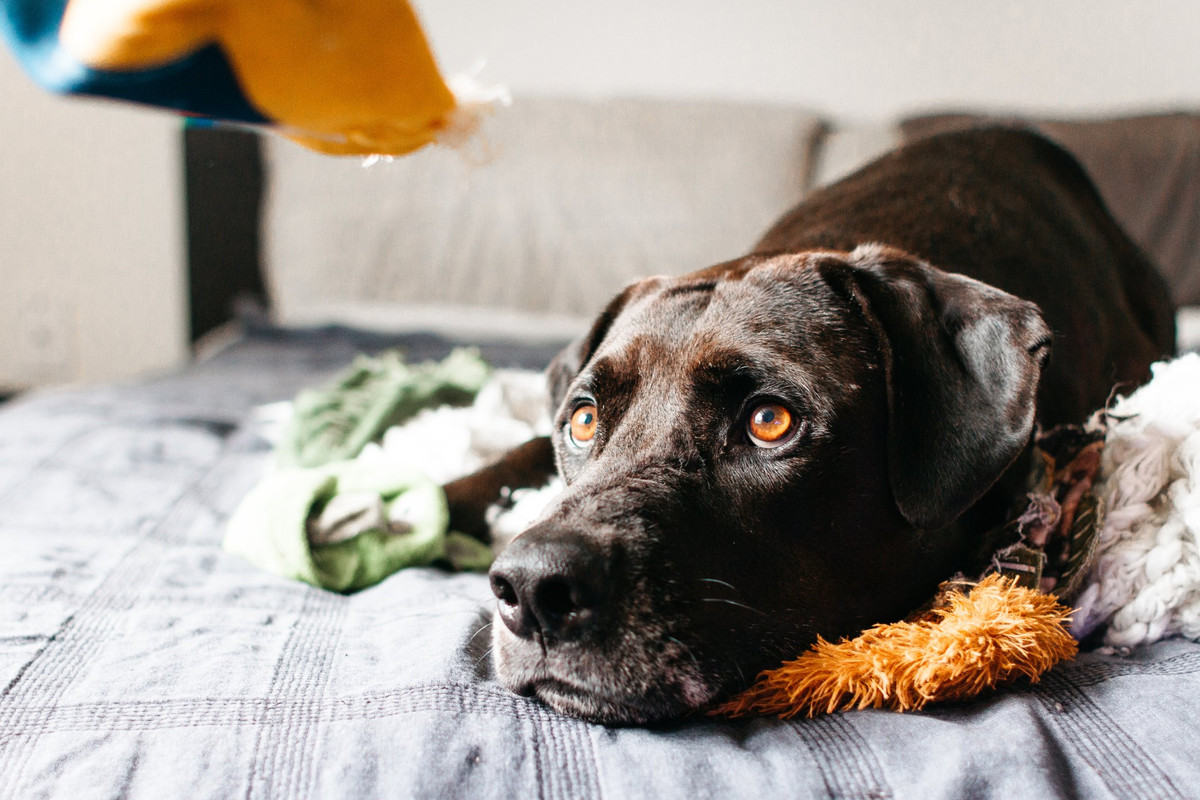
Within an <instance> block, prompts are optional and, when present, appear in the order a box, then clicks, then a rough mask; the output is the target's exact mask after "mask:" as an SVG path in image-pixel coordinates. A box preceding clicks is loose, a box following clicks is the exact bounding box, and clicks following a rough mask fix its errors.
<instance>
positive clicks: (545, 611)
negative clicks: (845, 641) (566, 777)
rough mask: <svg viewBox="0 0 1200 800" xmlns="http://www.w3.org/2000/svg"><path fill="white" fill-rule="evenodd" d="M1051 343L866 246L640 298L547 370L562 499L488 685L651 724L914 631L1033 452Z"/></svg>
mask: <svg viewBox="0 0 1200 800" xmlns="http://www.w3.org/2000/svg"><path fill="white" fill-rule="evenodd" d="M1049 340H1050V337H1049V332H1048V330H1047V328H1046V326H1045V324H1044V323H1043V321H1042V319H1041V316H1040V314H1039V312H1038V310H1037V308H1036V306H1034V305H1032V304H1030V303H1027V302H1025V301H1022V300H1019V299H1017V298H1015V297H1013V296H1011V295H1008V294H1005V293H1004V292H1001V291H999V290H997V289H995V288H992V287H990V286H987V285H985V284H982V283H979V282H977V281H974V280H971V279H969V278H965V277H962V276H960V275H955V274H950V273H947V272H943V271H941V270H938V269H935V268H933V267H930V266H928V265H926V264H923V263H921V262H919V261H917V260H916V259H914V258H911V257H910V256H908V255H906V254H904V253H902V252H899V251H896V250H890V249H887V248H882V247H877V246H869V247H860V248H859V249H857V250H855V251H854V252H853V253H849V254H847V253H827V252H812V253H802V254H799V255H796V254H791V255H775V256H751V257H748V258H746V259H742V260H739V261H735V262H730V263H728V264H724V265H719V266H717V267H712V268H710V269H708V270H704V271H701V272H698V273H693V274H691V275H686V276H683V277H679V278H673V279H667V278H652V279H649V280H645V281H642V282H639V283H636V284H634V285H632V286H630V287H629V288H627V289H626V290H625V291H624V292H623V293H622V294H621V295H620V296H618V297H617V298H616V299H615V300H614V301H613V302H612V303H611V304H610V305H609V306H608V308H607V309H605V311H604V312H603V313H601V315H600V317H599V318H598V319H597V321H596V323H595V325H594V326H593V328H592V330H591V331H590V333H589V334H588V335H587V336H585V337H584V338H583V339H582V340H580V341H579V342H577V343H576V344H575V345H573V346H572V347H570V348H568V349H567V350H566V351H564V352H563V353H562V354H561V355H560V356H559V357H558V359H557V360H556V361H555V363H554V364H553V365H552V366H551V371H550V382H551V388H552V394H553V402H554V404H555V407H556V413H557V416H556V432H555V434H554V443H555V450H556V458H557V461H558V467H559V471H560V472H561V474H562V476H563V478H564V479H565V481H566V483H567V489H566V491H565V492H564V493H563V494H562V495H561V497H560V498H559V499H558V500H557V501H556V502H555V504H554V505H553V506H552V507H550V508H549V509H547V511H546V512H545V513H544V514H543V516H542V517H541V518H540V519H539V521H538V522H537V523H535V524H534V525H533V526H532V527H531V528H530V529H528V530H527V531H526V532H524V533H523V534H521V535H520V536H518V537H517V538H516V539H515V540H514V541H513V543H512V545H510V547H509V548H508V550H506V551H505V552H504V553H503V554H502V555H501V556H500V558H499V559H498V560H497V561H496V563H495V565H494V566H493V568H492V572H491V580H492V587H493V591H494V592H495V594H496V596H497V598H498V610H497V617H496V620H495V622H496V624H495V625H494V633H493V636H494V645H495V649H494V654H495V655H494V658H495V664H496V668H497V672H498V674H499V676H500V678H501V680H502V681H503V682H504V683H505V684H506V685H507V686H508V687H510V688H511V689H513V690H514V691H517V692H521V693H525V694H533V695H536V696H537V697H539V698H541V699H542V700H543V701H545V702H547V703H548V704H549V705H551V706H552V707H554V708H556V709H558V710H560V711H563V712H565V713H569V714H573V715H575V716H581V717H584V718H588V719H592V720H596V721H602V722H614V723H630V722H637V723H642V722H649V721H654V720H659V719H665V718H671V717H675V716H680V715H682V714H685V713H687V712H688V711H689V710H692V709H696V708H700V707H703V706H704V705H706V704H708V703H710V702H712V701H713V700H715V699H717V698H718V697H720V696H721V695H723V694H726V693H728V692H729V691H731V690H735V689H738V688H741V687H743V686H745V685H746V684H747V683H748V681H749V680H751V679H753V678H754V676H755V675H756V673H757V672H758V671H760V670H762V669H765V668H768V667H770V666H774V665H777V664H778V663H779V662H780V661H781V660H784V659H787V658H794V657H796V656H797V655H798V654H799V653H801V652H802V651H803V650H804V649H805V648H807V647H808V646H809V645H811V644H812V643H813V642H814V641H815V639H816V637H817V636H822V637H825V638H826V639H830V638H836V637H840V636H843V635H848V634H854V633H857V632H858V631H859V630H861V629H862V628H864V627H866V626H869V625H871V624H874V623H877V622H885V621H891V620H895V619H898V618H901V617H903V616H905V615H906V614H907V613H908V612H910V611H912V610H913V609H914V608H915V607H917V606H918V605H920V603H922V602H923V601H924V600H926V599H927V598H928V597H929V596H930V595H932V593H933V591H934V589H935V588H936V586H937V583H938V581H939V580H942V579H945V578H946V577H948V576H949V575H950V574H952V573H953V571H954V569H955V565H956V564H957V563H958V562H960V560H961V559H962V558H963V557H964V553H965V551H966V549H968V547H969V544H970V542H969V541H968V540H967V538H968V537H965V536H963V535H962V534H960V533H958V532H957V531H956V530H955V527H954V526H952V525H951V524H950V523H952V522H953V521H954V520H955V519H956V518H957V517H958V516H959V515H960V514H962V512H963V511H964V510H966V509H967V508H969V507H971V506H972V505H973V504H974V503H976V501H978V500H979V498H980V497H981V496H982V495H983V494H984V493H985V492H986V491H987V490H988V489H989V488H990V487H991V486H992V485H993V484H994V483H995V482H996V480H997V479H998V477H999V476H1000V475H1001V473H1003V472H1004V470H1005V469H1006V468H1007V467H1008V466H1009V465H1010V464H1011V463H1012V462H1013V460H1014V459H1015V458H1016V457H1017V455H1018V454H1019V453H1020V452H1021V451H1022V450H1023V449H1024V448H1025V446H1026V445H1027V443H1028V441H1029V438H1030V434H1031V431H1032V426H1033V423H1034V406H1035V395H1036V390H1037V385H1038V380H1039V376H1040V373H1041V368H1042V366H1043V365H1044V362H1045V360H1046V357H1047V355H1048V351H1049Z"/></svg>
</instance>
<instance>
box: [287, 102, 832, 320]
mask: <svg viewBox="0 0 1200 800" xmlns="http://www.w3.org/2000/svg"><path fill="white" fill-rule="evenodd" d="M820 130H821V125H820V122H819V121H818V119H817V117H815V116H814V115H812V114H810V113H808V112H805V111H802V110H797V109H793V108H786V107H776V106H752V105H740V104H733V103H703V102H673V101H657V100H609V101H599V102H589V101H584V100H552V99H529V98H521V99H518V100H517V101H516V102H515V103H514V104H513V106H512V107H510V108H507V109H504V110H501V111H500V112H498V114H497V115H496V116H495V118H494V119H493V120H491V121H490V123H489V127H488V130H487V134H486V135H487V138H486V142H485V144H486V146H487V147H488V148H490V150H491V156H492V157H491V160H490V163H487V164H484V165H476V166H472V165H471V164H469V163H468V161H467V160H466V159H464V158H463V156H462V154H460V153H457V152H452V151H445V150H435V149H428V150H426V151H421V152H419V153H416V154H414V155H412V156H409V157H407V158H403V159H398V160H396V161H394V162H391V163H377V164H375V165H373V166H370V167H368V168H364V166H363V164H362V162H361V161H359V160H357V159H336V158H329V157H324V156H318V155H314V154H312V153H309V152H307V151H305V150H302V149H300V148H299V147H296V146H294V145H292V144H291V143H289V142H286V141H280V140H276V139H272V140H271V141H269V142H268V143H267V164H268V175H269V178H268V193H267V199H266V205H265V211H264V221H263V225H264V229H263V234H264V235H263V240H264V251H265V252H264V256H265V259H264V261H265V264H264V266H265V275H266V278H267V282H268V286H269V292H270V294H271V301H272V304H273V307H274V309H275V312H276V315H277V319H278V321H279V322H281V323H283V324H285V325H286V324H298V323H300V324H310V323H314V322H322V321H330V318H331V317H339V316H341V317H344V316H345V313H344V312H345V310H346V309H353V308H355V307H363V308H369V309H370V310H371V312H372V315H373V317H374V319H375V320H376V322H379V323H381V324H383V325H385V326H386V324H387V323H386V319H387V318H388V315H389V312H388V311H387V309H388V308H390V307H403V306H413V305H428V304H439V305H449V306H473V307H484V306H486V307H491V308H502V309H516V310H522V311H535V312H557V313H559V314H567V315H584V316H586V315H591V314H593V313H595V312H596V311H597V310H598V309H599V308H600V307H601V306H602V304H603V303H604V302H605V301H606V300H607V299H608V298H609V297H610V296H611V295H612V294H614V293H615V292H617V291H618V290H619V289H620V288H621V287H622V286H623V285H625V284H626V283H628V282H629V281H631V280H633V279H635V278H638V277H642V276H646V275H652V274H662V273H681V272H685V271H688V270H692V269H697V268H700V267H703V266H706V265H708V264H711V263H715V262H717V261H721V260H724V259H728V258H732V257H735V256H738V255H740V254H742V253H744V252H746V251H747V250H748V249H749V247H750V246H751V245H752V244H753V243H754V241H755V240H756V238H757V237H758V235H759V234H760V233H761V232H762V231H764V230H765V229H766V228H767V227H768V226H769V225H770V224H771V223H772V222H773V221H774V219H775V218H776V217H778V216H779V215H780V214H781V213H782V212H783V211H785V210H786V209H787V208H788V207H789V206H791V205H792V204H794V203H795V202H797V201H798V200H799V199H800V198H801V195H802V193H803V187H804V186H805V185H806V181H807V179H808V177H809V176H808V171H809V151H810V150H811V149H812V146H813V144H814V143H815V141H816V139H817V137H818V135H819V133H820ZM381 307H382V308H383V309H384V310H383V312H382V313H381V311H380V309H381ZM396 321H397V322H402V320H401V319H399V317H396Z"/></svg>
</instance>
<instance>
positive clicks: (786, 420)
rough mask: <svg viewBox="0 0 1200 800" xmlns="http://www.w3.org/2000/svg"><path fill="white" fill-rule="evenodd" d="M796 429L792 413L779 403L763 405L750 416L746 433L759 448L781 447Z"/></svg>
mask: <svg viewBox="0 0 1200 800" xmlns="http://www.w3.org/2000/svg"><path fill="white" fill-rule="evenodd" d="M795 427H796V426H795V424H794V422H793V420H792V412H790V411H788V410H787V409H786V408H784V407H783V406H781V405H780V404H779V403H763V404H762V405H761V406H758V407H757V408H755V409H754V411H753V412H752V413H751V414H750V419H749V420H748V421H747V422H746V433H747V434H749V436H750V441H752V442H754V444H755V445H756V446H758V447H768V448H769V447H779V446H780V445H781V444H784V443H785V442H787V440H788V434H790V433H791V432H792V430H793V429H794V428H795Z"/></svg>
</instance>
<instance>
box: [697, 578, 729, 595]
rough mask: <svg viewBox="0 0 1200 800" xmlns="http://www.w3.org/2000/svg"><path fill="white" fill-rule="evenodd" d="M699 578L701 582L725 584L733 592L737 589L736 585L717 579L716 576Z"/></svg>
mask: <svg viewBox="0 0 1200 800" xmlns="http://www.w3.org/2000/svg"><path fill="white" fill-rule="evenodd" d="M699 580H700V581H701V582H703V583H716V584H719V585H720V586H727V587H729V588H730V589H732V590H733V591H735V592H736V591H738V588H737V587H736V586H734V585H733V584H732V583H727V582H725V581H721V580H717V579H716V578H700V579H699Z"/></svg>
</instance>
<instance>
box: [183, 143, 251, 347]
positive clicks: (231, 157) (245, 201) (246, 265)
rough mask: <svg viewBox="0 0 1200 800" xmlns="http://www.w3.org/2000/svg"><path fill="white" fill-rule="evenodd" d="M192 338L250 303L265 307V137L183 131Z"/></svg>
mask: <svg viewBox="0 0 1200 800" xmlns="http://www.w3.org/2000/svg"><path fill="white" fill-rule="evenodd" d="M183 152H184V159H183V161H184V186H185V195H186V203H185V207H186V214H187V283H188V308H189V311H190V315H191V323H190V335H191V341H192V342H195V341H196V340H197V339H198V338H200V337H201V336H203V335H204V334H205V333H207V332H209V331H211V330H212V329H213V328H216V327H217V326H218V325H221V324H222V323H224V322H226V321H228V320H230V319H233V318H234V316H235V314H236V309H237V308H238V306H239V305H241V304H244V303H256V304H258V305H259V306H260V307H262V308H265V307H266V292H265V291H264V288H263V279H262V269H261V262H260V255H259V253H260V248H259V212H260V209H261V207H262V199H263V186H264V182H263V177H264V168H263V156H262V142H261V137H260V136H259V135H258V134H255V133H252V132H248V131H243V130H234V129H229V128H214V127H207V126H199V125H187V126H186V127H185V128H184V131H183Z"/></svg>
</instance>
